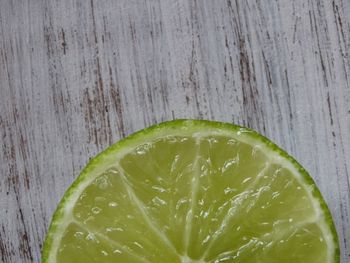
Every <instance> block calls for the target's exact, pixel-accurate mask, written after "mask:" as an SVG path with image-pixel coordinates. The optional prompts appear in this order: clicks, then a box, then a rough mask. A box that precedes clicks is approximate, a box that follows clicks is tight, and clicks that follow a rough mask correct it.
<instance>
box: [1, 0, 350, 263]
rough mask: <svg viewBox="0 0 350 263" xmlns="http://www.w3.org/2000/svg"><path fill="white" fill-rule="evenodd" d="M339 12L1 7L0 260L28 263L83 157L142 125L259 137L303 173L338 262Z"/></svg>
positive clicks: (170, 5)
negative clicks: (329, 223)
mask: <svg viewBox="0 0 350 263" xmlns="http://www.w3.org/2000/svg"><path fill="white" fill-rule="evenodd" d="M349 14H350V1H348V0H333V1H331V0H319V1H316V0H308V1H303V0H289V1H287V0H274V1H261V0H247V1H238V0H235V1H234V0H232V1H230V0H227V1H226V0H225V1H224V0H217V1H214V0H208V1H199V0H187V1H185V0H143V1H142V0H118V1H113V0H102V1H96V0H90V1H82V0H77V1H73V0H65V1H55V0H38V1H28V0H27V1H19V0H1V1H0V102H1V104H0V140H1V141H0V142H1V144H0V145H1V150H0V211H1V213H0V261H1V262H6V263H10V262H14V263H19V262H40V249H41V245H42V242H43V239H44V236H45V233H46V231H47V228H48V225H49V222H50V219H51V215H52V213H53V211H54V209H55V207H56V205H57V203H58V202H59V200H60V198H61V197H62V195H63V193H64V191H65V189H66V188H67V187H68V186H69V185H70V184H71V183H72V181H73V180H74V178H76V176H77V175H78V174H79V171H80V170H81V169H82V168H83V167H84V165H85V164H86V163H87V161H88V160H89V158H91V157H93V156H94V155H95V154H97V153H98V152H100V151H101V150H103V149H104V148H106V147H107V146H108V145H110V144H112V143H113V142H115V141H117V140H118V139H120V138H122V137H124V136H125V135H127V134H130V133H132V132H134V131H136V130H138V129H142V128H144V127H145V126H148V125H151V124H154V123H158V122H161V121H164V120H170V119H174V118H199V119H202V118H204V119H215V120H219V121H226V122H234V123H237V124H241V125H245V126H248V127H251V128H254V129H256V130H258V131H259V132H261V133H263V134H265V135H266V136H268V137H269V138H271V139H272V140H273V141H275V142H276V143H277V144H279V145H280V146H281V147H283V148H284V149H286V150H287V151H288V152H289V153H291V154H292V155H294V156H295V157H296V158H297V160H299V161H300V163H301V164H302V165H303V166H305V168H306V169H307V170H308V171H309V172H310V173H311V175H312V176H313V178H314V179H315V181H316V182H317V185H318V186H319V188H320V190H321V192H322V193H323V195H324V197H325V199H326V201H327V203H328V205H329V207H330V210H331V212H332V214H333V216H334V220H335V223H336V226H337V229H338V233H339V240H340V244H341V256H342V262H344V263H345V262H350V183H349V181H350V175H349V169H350V161H349V160H350V133H349V130H350V84H349V83H350V16H349Z"/></svg>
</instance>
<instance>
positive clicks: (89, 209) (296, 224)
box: [43, 120, 339, 263]
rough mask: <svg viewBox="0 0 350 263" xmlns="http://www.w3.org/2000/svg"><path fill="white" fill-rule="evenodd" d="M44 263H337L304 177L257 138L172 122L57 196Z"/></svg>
mask: <svg viewBox="0 0 350 263" xmlns="http://www.w3.org/2000/svg"><path fill="white" fill-rule="evenodd" d="M43 262H44V263H89V262H101V263H104V262H106V263H107V262H130V263H132V262H135V263H137V262H152V263H157V262H174V263H175V262H178V263H190V262H192V263H194V262H197V263H200V262H213V263H214V262H215V263H218V262H239V263H244V262H247V263H255V262H259V263H277V262H278V263H280V262H283V263H289V262H290V263H292V262H293V263H295V262H298V263H337V262H339V249H338V241H337V235H336V232H335V228H334V225H333V222H332V219H331V216H330V213H329V211H328V209H327V206H326V204H325V202H324V200H323V199H322V197H321V194H320V193H319V191H318V189H317V187H316V186H315V184H314V183H313V181H312V179H311V178H310V176H309V175H308V174H307V172H306V171H305V170H304V169H303V168H302V167H301V166H300V165H299V164H298V163H297V162H296V161H295V160H294V159H293V158H291V157H290V156H289V155H287V154H286V153H285V152H284V151H282V150H281V149H279V148H278V147H277V146H276V145H275V144H273V143H271V142H270V141H269V140H267V139H266V138H264V137H263V136H261V135H259V134H258V133H256V132H254V131H252V130H250V129H247V128H242V127H238V126H234V125H231V124H224V123H218V122H209V121H195V120H177V121H172V122H166V123H162V124H159V125H156V126H152V127H150V128H148V129H145V130H143V131H140V132H137V133H135V134H133V135H131V136H129V137H127V138H126V139H124V140H122V141H120V142H118V143H116V144H114V145H113V146H111V147H110V148H108V149H107V150H105V151H104V152H102V153H101V154H99V155H98V156H97V157H96V158H94V159H93V160H91V161H90V163H89V164H88V165H87V166H86V168H85V169H84V170H83V171H82V173H81V175H80V176H79V178H78V179H77V180H76V181H75V182H74V183H73V185H72V186H71V187H70V188H69V189H68V191H67V192H66V194H65V195H64V197H63V199H62V201H61V203H60V204H59V206H58V208H57V211H56V213H55V215H54V217H53V220H52V223H51V226H50V229H49V233H48V235H47V238H46V242H45V245H44V250H43Z"/></svg>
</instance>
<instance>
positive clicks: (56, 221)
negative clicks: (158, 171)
mask: <svg viewBox="0 0 350 263" xmlns="http://www.w3.org/2000/svg"><path fill="white" fill-rule="evenodd" d="M200 128H208V129H214V130H217V131H220V130H225V131H230V132H237V131H240V132H241V133H245V134H248V136H249V137H251V138H253V139H255V140H256V141H259V142H262V143H263V144H265V145H266V146H267V148H269V149H270V150H272V151H273V152H275V153H277V154H278V155H279V156H281V157H283V158H285V159H287V160H288V161H289V162H290V163H291V164H292V165H293V166H294V168H296V170H297V171H298V172H299V174H300V175H301V176H302V177H303V179H304V181H305V183H307V184H308V185H309V186H311V187H312V195H313V197H314V198H315V199H316V200H318V202H319V204H320V207H321V210H322V212H323V216H324V218H325V221H326V223H327V225H328V227H329V229H330V231H331V234H332V238H333V243H334V262H335V263H339V262H340V249H339V243H338V234H337V231H336V228H335V225H334V222H333V219H332V215H331V213H330V211H329V208H328V206H327V204H326V202H325V200H324V199H323V197H322V194H321V192H320V191H319V189H318V188H317V186H316V184H315V182H314V180H313V179H312V178H311V176H310V175H309V173H308V172H307V171H306V170H305V169H304V168H303V167H302V166H301V165H300V164H299V163H298V162H297V161H296V160H295V159H294V158H293V157H292V156H290V155H289V154H288V153H286V152H285V151H284V150H282V149H281V148H280V147H279V146H277V145H276V144H275V143H273V142H271V141H270V140H269V139H268V138H266V137H265V136H263V135H261V134H259V133H258V132H256V131H254V130H252V129H249V128H246V127H242V126H238V125H234V124H231V123H223V122H217V121H209V120H189V119H178V120H173V121H167V122H162V123H160V124H156V125H153V126H150V127H148V128H146V129H143V130H140V131H138V132H135V133H133V134H131V135H129V136H127V137H126V138H124V139H122V140H120V141H118V142H116V143H115V144H113V145H111V146H109V147H108V148H107V149H106V150H104V151H102V152H101V153H99V154H98V155H96V156H95V157H94V158H92V159H91V160H90V161H89V163H88V164H87V165H86V167H85V168H84V169H83V170H82V172H81V173H80V175H79V176H78V178H77V179H76V180H75V181H74V182H73V184H72V185H71V186H70V187H69V188H68V190H67V191H66V192H65V194H64V196H63V198H62V199H61V201H60V203H59V205H58V206H57V209H56V211H55V212H54V214H53V217H52V220H51V224H50V227H49V229H48V234H47V236H46V239H45V241H44V245H43V249H42V262H43V263H48V259H49V254H50V251H51V249H52V244H53V240H54V237H55V234H56V233H57V231H58V228H59V225H60V219H61V218H63V217H64V212H65V211H64V210H65V209H64V208H65V207H66V204H67V203H68V202H69V201H70V197H71V196H72V195H73V193H75V191H76V189H77V187H78V185H79V184H80V183H81V182H83V181H85V179H86V178H87V176H88V175H89V174H90V173H91V172H92V171H93V170H94V169H95V168H96V167H97V165H99V164H101V163H102V162H103V161H104V160H105V158H106V157H107V156H108V155H109V154H111V153H117V152H119V151H120V150H122V149H125V148H128V147H130V146H132V145H134V146H135V145H137V143H142V142H144V139H145V136H146V137H148V136H149V137H152V135H157V134H158V133H160V131H163V130H168V131H171V130H178V129H187V130H188V129H190V130H192V129H193V130H196V131H200V130H201V129H200ZM166 134H167V133H164V135H166ZM155 137H156V136H155Z"/></svg>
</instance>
